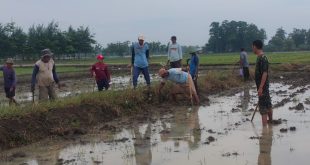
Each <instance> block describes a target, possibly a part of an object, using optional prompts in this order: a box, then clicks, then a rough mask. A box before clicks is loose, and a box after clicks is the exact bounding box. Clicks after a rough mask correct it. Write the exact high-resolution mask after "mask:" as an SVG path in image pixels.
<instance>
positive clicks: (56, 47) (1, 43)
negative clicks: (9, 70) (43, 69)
mask: <svg viewBox="0 0 310 165" xmlns="http://www.w3.org/2000/svg"><path fill="white" fill-rule="evenodd" d="M93 38H94V36H93V35H92V34H91V32H90V31H89V28H88V27H83V26H80V27H78V28H77V29H74V28H73V27H72V26H69V28H68V29H67V30H66V31H61V30H60V28H59V25H58V23H55V22H50V23H49V24H48V25H47V26H44V25H43V24H40V25H32V26H31V27H30V28H29V29H28V32H27V33H25V32H24V31H23V29H22V28H21V27H18V26H16V24H15V23H14V22H11V23H7V24H0V57H1V58H6V57H12V56H14V57H17V58H20V59H35V58H38V57H39V55H40V51H41V50H42V49H44V48H50V49H51V50H52V51H53V52H54V54H55V56H56V58H60V56H63V55H66V56H67V57H71V56H79V57H80V55H81V54H86V53H89V52H92V51H93V44H95V43H96V41H95V40H94V39H93Z"/></svg>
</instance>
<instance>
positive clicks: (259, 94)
mask: <svg viewBox="0 0 310 165" xmlns="http://www.w3.org/2000/svg"><path fill="white" fill-rule="evenodd" d="M257 92H258V96H259V97H261V96H263V88H258V91H257Z"/></svg>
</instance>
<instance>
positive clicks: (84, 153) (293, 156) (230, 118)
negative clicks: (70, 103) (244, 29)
mask: <svg viewBox="0 0 310 165" xmlns="http://www.w3.org/2000/svg"><path fill="white" fill-rule="evenodd" d="M270 91H271V97H272V102H273V105H276V104H279V103H281V101H283V100H284V99H286V98H289V101H287V102H285V103H284V104H283V105H281V106H278V107H277V108H274V119H280V118H281V122H282V123H281V124H278V125H268V127H262V126H261V119H260V114H259V113H256V116H255V118H254V121H253V123H251V122H250V121H249V119H251V115H252V111H253V109H254V108H255V104H256V103H257V97H256V92H255V88H254V87H253V86H252V87H244V88H243V89H242V90H241V91H240V92H238V93H235V94H232V95H231V94H230V95H226V96H225V95H224V96H223V95H218V96H217V95H215V96H210V97H209V99H210V105H209V106H201V107H192V108H189V107H181V106H180V107H175V109H176V111H175V112H174V113H172V114H167V115H164V116H152V117H150V118H148V119H145V120H143V121H142V120H141V121H131V122H128V123H127V124H124V125H119V128H120V129H119V130H118V129H116V130H114V131H108V132H105V135H103V134H94V135H87V136H85V137H81V139H79V141H78V142H76V140H75V141H74V142H70V141H69V142H68V141H66V142H51V143H49V145H42V144H44V143H38V144H34V145H30V146H26V147H22V148H19V149H12V150H9V151H5V152H2V153H1V155H2V157H3V158H6V156H7V155H12V153H18V152H22V153H25V155H24V156H23V157H21V156H20V157H15V158H14V159H11V161H2V162H1V161H0V164H4V165H12V164H21V163H25V164H29V165H38V164H53V165H54V164H78V165H84V164H108V165H110V164H113V165H123V164H125V165H140V164H142V165H157V164H158V165H159V164H160V165H165V164H167V165H171V164H176V165H188V164H197V165H207V164H232V165H240V164H249V165H250V164H266V165H271V164H299V165H301V164H308V161H309V160H310V159H309V157H308V156H307V155H310V149H309V148H310V143H308V142H307V141H308V140H309V139H310V132H309V127H310V117H309V112H310V111H309V110H310V105H309V103H308V102H309V99H310V86H306V87H298V88H291V86H288V85H282V84H271V90H270ZM300 103H302V104H303V109H301V110H296V106H297V105H299V104H300ZM294 107H295V108H294ZM297 109H298V108H297ZM129 123H130V124H129ZM103 125H104V124H103ZM293 128H295V129H293ZM283 129H287V131H283ZM280 130H281V131H280ZM8 157H9V156H8ZM3 158H2V159H3ZM7 160H8V159H7Z"/></svg>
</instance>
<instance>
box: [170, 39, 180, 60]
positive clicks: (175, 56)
mask: <svg viewBox="0 0 310 165" xmlns="http://www.w3.org/2000/svg"><path fill="white" fill-rule="evenodd" d="M182 58H183V55H182V47H181V46H180V45H179V44H178V43H175V44H171V45H169V48H168V60H169V61H170V62H174V61H178V60H181V59H182Z"/></svg>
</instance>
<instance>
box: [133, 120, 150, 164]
mask: <svg viewBox="0 0 310 165" xmlns="http://www.w3.org/2000/svg"><path fill="white" fill-rule="evenodd" d="M133 132H134V138H135V141H134V148H135V158H136V165H150V164H151V162H152V151H151V123H150V122H149V123H148V124H147V126H146V131H145V133H144V134H143V132H142V131H140V129H139V127H134V128H133Z"/></svg>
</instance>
